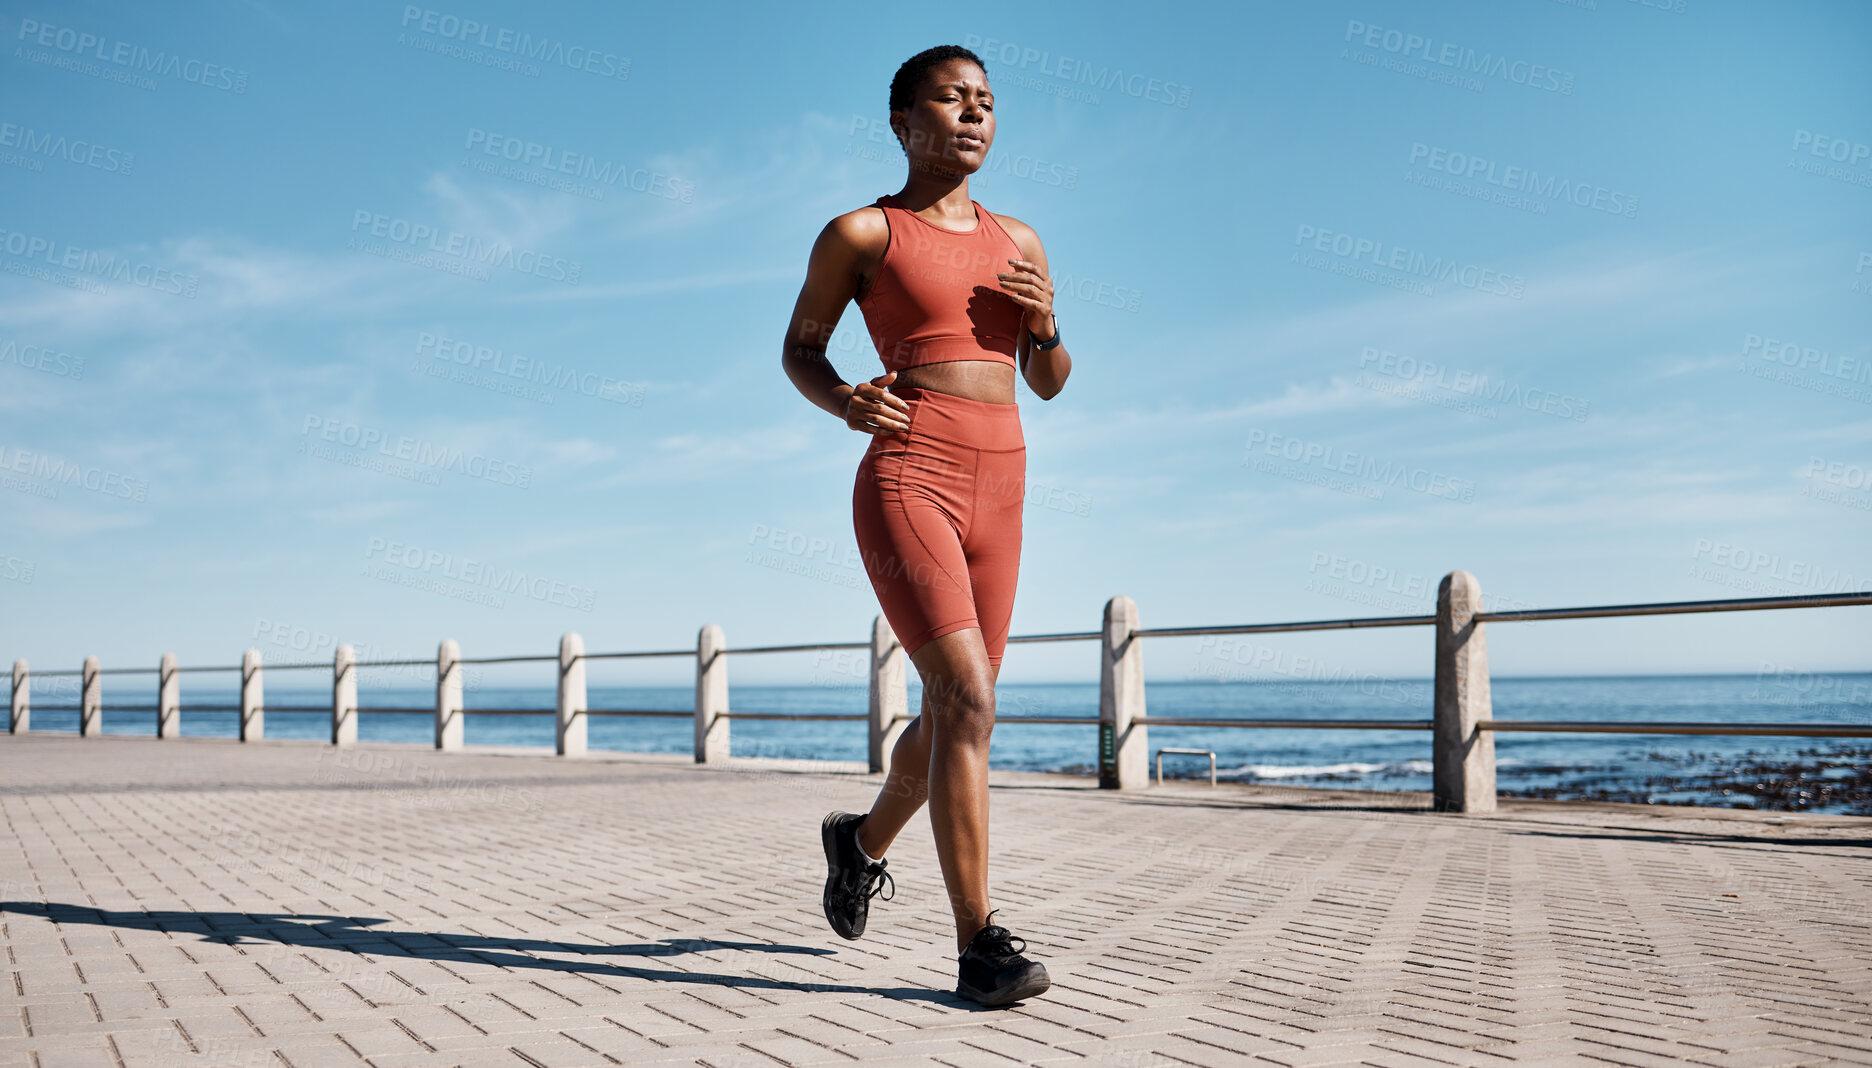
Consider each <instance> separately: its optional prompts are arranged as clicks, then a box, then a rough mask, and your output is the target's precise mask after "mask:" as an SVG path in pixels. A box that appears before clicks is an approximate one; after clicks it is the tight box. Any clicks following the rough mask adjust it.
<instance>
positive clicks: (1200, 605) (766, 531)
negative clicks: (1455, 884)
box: [0, 0, 1872, 682]
mask: <svg viewBox="0 0 1872 1068" xmlns="http://www.w3.org/2000/svg"><path fill="white" fill-rule="evenodd" d="M906 11H907V9H905V8H902V7H900V6H892V5H884V6H881V7H880V6H878V5H871V4H866V5H856V4H842V5H834V4H823V5H808V6H807V7H804V8H801V7H799V6H797V5H795V6H794V7H793V8H792V9H791V10H788V11H786V12H784V13H783V12H781V11H779V10H778V9H761V8H756V7H753V6H749V7H745V8H742V7H736V6H733V5H697V6H677V5H668V6H659V7H657V8H655V9H650V8H644V9H643V10H641V11H639V10H636V9H635V6H633V7H632V8H629V9H626V8H622V7H620V6H616V5H601V4H588V5H582V6H576V7H575V6H573V5H552V6H550V7H549V8H542V7H523V6H521V5H511V6H507V7H501V6H496V5H492V4H479V3H477V4H458V5H451V6H447V7H423V6H407V5H399V4H381V5H360V4H328V5H318V6H317V7H316V8H306V9H294V8H292V7H289V6H287V5H283V4H279V5H269V4H265V3H260V2H258V0H249V2H246V3H234V4H213V3H204V4H199V5H191V6H190V7H189V9H188V10H187V11H185V12H176V11H158V10H155V9H152V8H150V7H149V6H148V5H137V4H120V3H98V4H83V5H79V4H58V5H53V4H33V3H28V4H11V3H9V4H6V5H5V6H4V17H0V33H3V34H4V35H5V40H6V45H5V53H4V54H3V55H0V204H4V205H5V209H4V211H0V229H4V230H5V233H4V234H0V268H3V270H0V424H3V426H4V431H0V450H4V451H0V476H4V482H0V604H4V606H5V610H4V615H3V617H0V638H4V640H3V641H0V647H3V649H0V651H3V652H4V654H5V656H6V658H8V659H10V658H12V657H15V656H25V657H28V658H29V659H31V661H32V662H33V664H34V666H35V667H39V668H50V667H75V666H76V665H77V663H78V661H79V660H80V658H82V657H83V656H84V655H85V654H87V653H96V654H98V655H99V656H100V657H102V658H103V660H104V662H105V664H106V666H147V665H153V664H154V663H155V662H156V660H157V658H158V656H159V655H160V654H161V653H163V652H165V651H173V652H175V653H177V654H178V655H179V656H180V657H181V659H182V661H183V663H185V664H188V663H196V664H200V663H234V662H237V661H238V658H239V654H240V651H241V650H242V649H244V648H247V647H249V646H254V647H257V648H259V649H261V650H262V653H263V655H264V656H265V657H267V658H268V659H269V660H274V661H280V660H295V659H308V658H310V659H324V658H327V657H329V655H330V651H331V646H332V643H333V642H335V641H348V642H352V643H354V644H356V645H357V646H359V647H360V648H361V649H363V650H366V651H368V652H369V653H375V654H381V655H392V656H414V657H421V656H430V655H433V651H434V648H435V643H436V642H437V641H438V640H439V639H441V638H443V637H453V638H456V639H458V640H459V641H460V642H461V643H462V647H463V649H464V652H465V654H466V655H470V656H473V655H491V654H508V653H528V652H542V653H543V652H550V651H551V650H552V649H553V648H555V643H556V640H557V636H558V635H559V634H560V633H561V632H562V631H566V630H577V631H580V632H581V633H582V634H584V636H585V638H586V641H587V643H588V646H589V647H590V648H593V649H644V648H652V649H667V648H681V647H687V646H691V645H692V644H693V642H694V640H695V634H696V630H697V628H698V627H700V626H701V625H703V624H705V623H711V622H712V623H718V624H720V625H721V626H722V627H723V628H724V630H725V632H726V634H727V636H728V640H729V642H730V644H731V645H735V644H741V645H752V644H769V643H782V642H790V641H838V640H857V639H862V638H864V637H866V636H867V635H868V633H869V626H870V621H871V619H872V617H873V616H874V615H875V614H876V612H877V604H876V600H875V597H874V595H873V593H872V591H871V589H870V587H869V585H868V583H867V582H866V581H865V577H864V574H863V571H862V569H861V568H860V567H859V566H858V563H857V554H856V549H855V545H854V542H853V539H852V523H851V490H852V480H853V475H854V472H855V470H856V467H857V464H858V460H859V458H860V456H861V455H862V453H863V451H864V448H865V439H864V438H863V437H861V436H860V435H858V434H856V433H854V432H853V431H850V430H848V429H846V428H845V427H844V426H843V425H842V423H840V422H839V421H837V420H836V419H833V418H832V417H830V416H828V415H826V414H825V413H824V412H822V411H820V410H819V409H818V408H816V407H814V406H813V405H812V404H811V403H809V402H808V401H807V400H806V399H804V398H803V397H801V396H800V395H799V394H798V393H797V391H796V390H794V388H793V387H792V386H791V384H790V383H789V382H788V380H787V379H786V377H785V375H784V374H783V373H782V371H781V368H780V362H779V357H780V348H781V338H782V334H783V331H784V328H785V325H786V320H787V316H788V314H789V312H790V310H791V308H792V303H793V300H794V297H795V295H796V294H797V292H798V287H799V283H800V280H801V277H802V273H803V269H804V265H805V260H806V255H807V252H808V250H809V248H810V246H811V244H812V241H813V238H814V236H815V235H816V234H817V233H818V231H819V230H820V228H821V227H822V226H823V225H824V224H825V222H826V221H827V220H828V219H829V218H831V217H832V216H833V215H836V214H838V213H840V212H843V211H847V210H850V209H852V208H855V207H857V206H860V205H862V204H866V203H869V202H871V201H872V200H873V199H875V198H876V197H877V196H878V195H879V194H882V193H886V192H891V191H895V190H896V189H898V188H899V187H900V185H901V182H902V178H903V171H904V168H903V163H902V158H901V154H900V153H899V151H898V149H897V147H896V145H895V143H894V141H893V140H892V139H891V137H890V134H889V131H888V129H887V128H886V126H885V118H886V114H885V102H886V92H887V88H888V85H889V82H890V78H891V75H892V73H893V72H894V71H895V69H896V67H897V66H898V64H899V63H901V62H902V61H903V60H904V59H905V58H907V57H908V56H909V55H911V54H912V53H914V52H916V51H918V50H920V49H922V48H925V47H928V46H930V45H933V44H938V43H960V44H964V45H967V46H970V47H973V48H975V49H976V50H977V51H978V52H981V53H982V54H983V56H984V58H985V59H986V60H987V65H988V76H989V80H990V83H991V85H992V86H993V87H994V88H995V90H996V93H997V117H998V122H999V130H998V134H997V139H996V143H995V145H994V149H993V153H992V155H991V160H990V164H989V165H988V167H987V169H986V171H985V173H983V174H981V175H978V176H976V178H975V180H974V181H973V183H972V186H971V188H972V192H973V195H974V196H975V198H976V199H977V200H979V201H981V202H982V203H983V204H985V205H986V206H988V207H989V208H991V209H993V210H995V211H998V212H1002V213H1005V214H1010V215H1013V216H1016V217H1018V218H1020V219H1022V220H1024V221H1026V222H1027V223H1029V224H1030V225H1032V226H1033V227H1034V228H1035V229H1036V230H1037V231H1038V233H1039V234H1040V236H1041V238H1042V240H1043V241H1044V242H1045V244H1046V248H1047V251H1048V255H1049V258H1050V260H1051V263H1052V268H1053V276H1054V280H1055V284H1056V287H1057V289H1058V290H1059V296H1058V298H1057V301H1056V306H1057V309H1058V315H1059V321H1060V324H1061V327H1062V330H1063V332H1064V333H1065V335H1066V337H1067V338H1068V339H1069V343H1070V347H1071V352H1072V356H1073V361H1074V370H1073V375H1072V378H1071V380H1070V381H1069V382H1068V384H1067V386H1066V389H1065V390H1064V392H1062V393H1061V394H1060V395H1059V396H1058V397H1056V398H1054V399H1053V400H1051V401H1042V400H1040V399H1039V398H1037V397H1036V396H1034V395H1033V393H1032V392H1031V391H1029V390H1027V389H1026V388H1025V387H1024V386H1023V387H1022V389H1021V393H1020V404H1021V412H1022V418H1023V421H1024V423H1025V427H1026V432H1027V441H1028V462H1029V472H1028V478H1029V487H1028V489H1029V493H1028V502H1027V510H1026V540H1025V548H1024V555H1023V565H1022V574H1021V584H1020V588H1019V597H1018V601H1017V604H1016V608H1015V614H1014V632H1015V633H1016V634H1023V633H1037V632H1049V631H1062V630H1089V629H1094V628H1096V626H1097V625H1098V619H1099V613H1100V610H1101V606H1102V605H1103V604H1104V602H1105V601H1106V599H1107V598H1109V597H1111V596H1112V595H1114V594H1119V593H1123V594H1126V595H1129V596H1131V597H1132V598H1134V599H1135V600H1136V601H1137V602H1138V604H1139V610H1140V616H1141V619H1142V621H1143V622H1144V624H1145V625H1146V626H1187V625H1198V624H1216V623H1227V622H1262V621H1272V620H1281V619H1318V618H1343V617H1347V616H1364V615H1393V614H1418V613H1423V612H1427V611H1430V610H1431V606H1432V603H1433V600H1434V595H1435V587H1436V583H1437V581H1438V579H1439V578H1440V577H1441V576H1442V575H1443V574H1445V573H1446V572H1448V571H1450V570H1452V569H1455V568H1462V569H1466V570H1468V571H1470V572H1472V573H1474V574H1475V575H1476V576H1477V577H1478V579H1479V580H1480V582H1481V584H1482V587H1483V591H1484V596H1485V598H1486V599H1487V600H1488V602H1489V603H1490V604H1492V605H1494V606H1497V607H1503V606H1515V607H1519V606H1548V605H1566V604H1587V603H1618V602H1633V601H1656V600H1689V599H1704V598H1719V597H1743V596H1764V595H1770V594H1781V593H1789V594H1794V593H1816V592H1837V591H1840V590H1846V589H1864V588H1868V587H1872V574H1869V573H1872V554H1868V552H1867V546H1868V544H1872V540H1869V539H1868V537H1867V533H1868V529H1869V528H1872V482H1869V479H1872V341H1869V339H1872V330H1868V329H1867V327H1868V325H1872V158H1869V157H1872V148H1868V147H1867V146H1869V145H1872V107H1868V104H1867V101H1868V100H1872V70H1868V68H1867V66H1866V65H1865V63H1864V55H1865V45H1866V42H1868V41H1869V40H1872V8H1868V7H1867V6H1866V5H1863V4H1858V3H1848V2H1843V0H1842V2H1838V3H1802V4H1788V5H1764V4H1743V3H1729V2H1717V0H1682V2H1681V3H1679V2H1677V0H1643V2H1639V0H1597V2H1596V3H1589V2H1581V3H1559V2H1554V0H1504V2H1500V3H1491V4H1486V5H1481V4H1457V3H1413V4H1403V3H1379V2H1375V0H1356V2H1350V3H1338V2H1322V3H1315V4H1305V5H1292V4H1219V5H1213V6H1182V5H1173V6H1166V7H1161V8H1151V9H1148V10H1147V9H1140V8H1138V7H1137V6H1136V5H1129V4H1126V5H1116V4H1088V3H1073V4H1070V5H1067V4H1023V5H1017V6H1014V7H1007V8H1003V9H1000V10H998V11H991V10H989V9H983V10H982V11H981V12H980V13H978V14H970V13H965V12H957V13H950V12H948V11H944V12H942V13H937V14H930V15H911V14H907V13H905V12H906ZM831 355H832V357H833V360H834V362H835V364H836V365H837V366H838V368H839V369H840V371H841V372H843V373H844V375H845V376H846V378H847V379H848V380H857V379H859V378H869V377H871V376H873V375H875V374H876V373H878V371H877V367H878V365H877V360H876V356H875V354H874V353H873V352H872V350H871V348H870V344H869V341H868V339H867V338H866V336H865V335H864V333H863V331H862V321H861V319H860V318H859V316H858V314H857V312H856V310H855V309H848V311H847V313H846V317H845V319H844V320H843V321H842V323H841V325H840V328H839V330H838V333H837V335H836V337H835V340H834V345H833V349H832V353H831ZM1868 637H1872V610H1868V609H1864V608H1857V609H1833V610H1815V611H1794V612H1777V613H1742V614H1729V615H1720V616H1707V617H1677V618H1661V619H1660V618H1653V619H1637V620H1614V621H1581V622H1565V623H1544V624H1501V625H1497V626H1495V627H1493V628H1491V635H1490V640H1491V645H1492V664H1493V669H1494V670H1495V672H1496V673H1498V674H1504V675H1516V674H1518V675H1527V674H1546V673H1551V674H1598V673H1612V674H1620V673H1636V672H1647V671H1738V672H1759V671H1763V670H1773V671H1777V672H1778V671H1787V670H1793V671H1801V670H1815V669H1851V670H1864V669H1866V668H1867V666H1868V665H1867V661H1866V660H1865V649H1866V647H1867V638H1868ZM1430 654H1431V636H1430V633H1429V632H1428V630H1423V629H1410V630H1398V631H1386V632H1362V633H1357V634H1353V633H1336V634H1322V635H1303V636H1294V637H1291V638H1282V639H1256V640H1255V641H1254V642H1252V643H1249V642H1246V641H1245V640H1244V641H1243V642H1240V643H1236V644H1233V645H1223V644H1221V643H1214V642H1211V643H1208V644H1207V645H1204V644H1202V643H1199V642H1198V641H1196V640H1194V639H1187V640H1186V639H1178V640H1160V641H1158V642H1156V643H1155V644H1153V645H1151V646H1149V647H1147V650H1146V672H1147V674H1148V675H1149V676H1150V677H1151V678H1153V679H1158V678H1162V679H1173V678H1184V677H1190V678H1205V677H1244V676H1249V675H1255V674H1257V673H1259V674H1261V675H1267V674H1269V673H1272V674H1273V675H1275V676H1280V675H1300V676H1303V677H1304V676H1306V675H1307V673H1309V672H1311V673H1314V674H1315V676H1317V675H1318V673H1320V672H1324V673H1325V674H1326V675H1341V676H1342V675H1345V674H1347V673H1352V674H1363V673H1380V674H1399V675H1414V676H1421V675H1425V674H1427V673H1428V671H1429V669H1430ZM1302 664H1304V665H1307V666H1299V665H1302ZM609 670H610V669H607V671H609ZM687 670H688V668H687V665H686V664H684V663H682V662H680V661H678V662H670V663H667V664H661V665H647V666H643V667H640V668H639V667H633V668H630V669H629V670H624V669H619V670H617V671H616V672H613V673H610V674H608V675H607V676H606V677H607V678H609V679H612V680H615V681H636V680H643V681H672V680H673V681H681V680H682V679H684V678H686V677H687V676H686V674H685V672H686V671H687ZM814 670H815V667H814V664H813V658H812V657H811V655H800V656H787V657H768V658H764V659H759V660H757V659H756V658H751V657H750V658H749V659H748V660H747V661H745V662H738V663H737V664H736V667H735V672H736V675H735V677H736V678H740V679H744V680H747V681H757V680H758V681H789V680H798V681H804V680H805V678H806V677H807V676H808V675H810V674H811V673H812V672H813V671H814ZM530 677H531V676H528V678H530ZM516 678H518V676H516ZM1003 678H1004V680H1006V681H1010V682H1012V681H1053V680H1080V681H1090V680H1092V679H1095V678H1096V654H1095V652H1094V650H1093V649H1092V648H1091V646H1090V645H1088V644H1084V643H1080V644H1074V645H1058V646H1040V645H1024V646H1023V645H1016V646H1013V647H1011V649H1010V653H1009V657H1008V661H1007V665H1006V670H1005V672H1004V675H1003Z"/></svg>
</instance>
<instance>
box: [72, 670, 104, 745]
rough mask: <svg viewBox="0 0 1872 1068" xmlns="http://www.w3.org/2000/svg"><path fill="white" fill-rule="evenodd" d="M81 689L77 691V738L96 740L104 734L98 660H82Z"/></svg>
mask: <svg viewBox="0 0 1872 1068" xmlns="http://www.w3.org/2000/svg"><path fill="white" fill-rule="evenodd" d="M80 678H81V679H82V680H83V687H84V688H83V689H81V690H79V691H78V737H80V738H96V737H97V736H98V735H100V734H103V733H104V693H103V691H102V689H101V688H100V684H101V680H100V677H99V675H98V658H97V657H95V656H87V657H85V658H84V674H83V675H81V676H80Z"/></svg>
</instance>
